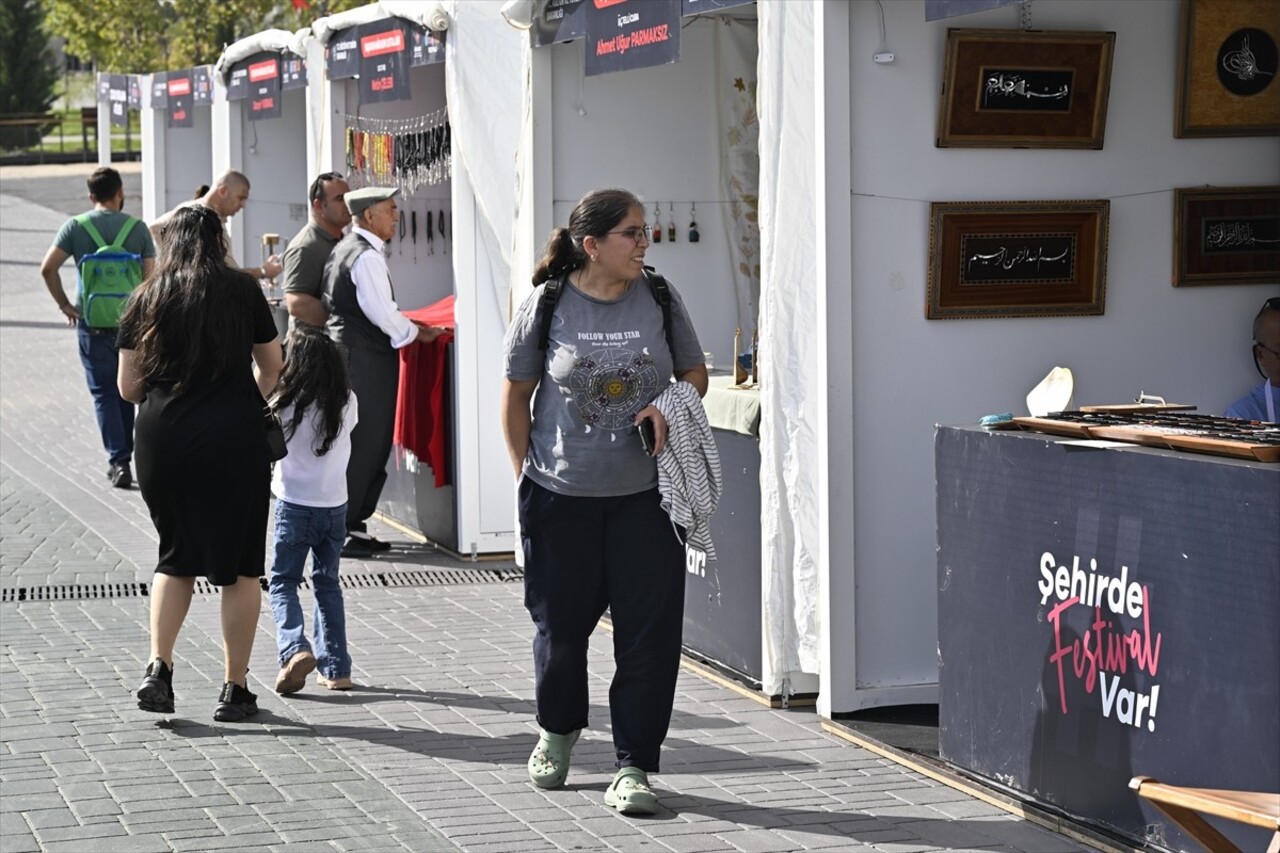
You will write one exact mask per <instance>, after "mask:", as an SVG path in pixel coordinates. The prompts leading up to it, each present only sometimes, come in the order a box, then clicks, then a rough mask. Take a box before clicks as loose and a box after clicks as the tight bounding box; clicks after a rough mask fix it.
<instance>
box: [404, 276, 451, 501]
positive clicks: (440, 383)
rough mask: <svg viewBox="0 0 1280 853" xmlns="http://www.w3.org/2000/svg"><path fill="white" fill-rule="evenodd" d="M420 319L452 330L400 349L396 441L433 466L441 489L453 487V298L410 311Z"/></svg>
mask: <svg viewBox="0 0 1280 853" xmlns="http://www.w3.org/2000/svg"><path fill="white" fill-rule="evenodd" d="M404 315H405V316H406V317H408V318H409V319H410V320H413V321H414V322H415V323H423V324H425V325H428V326H444V327H445V328H447V329H449V330H450V331H449V332H446V333H445V334H443V335H441V336H440V337H438V338H436V339H435V340H434V341H432V342H431V343H429V344H409V345H408V346H406V347H401V348H400V388H399V390H398V392H397V395H396V428H395V443H396V444H397V445H398V446H400V447H403V448H404V449H405V450H408V451H409V452H410V453H412V454H413V455H414V456H416V457H418V458H419V459H421V460H422V461H423V462H426V463H427V464H428V465H430V466H431V470H432V472H433V473H434V474H435V479H436V488H440V487H441V486H447V485H449V484H450V483H451V482H452V481H453V480H452V472H451V471H450V470H449V456H450V453H449V451H450V446H451V444H452V442H451V441H450V435H449V422H450V418H451V412H450V410H449V393H448V392H449V381H450V376H449V369H448V368H449V342H450V341H452V340H453V331H452V330H453V328H454V323H453V296H452V295H450V296H446V297H445V298H444V299H441V300H440V301H439V302H436V303H434V304H431V305H427V306H425V307H423V308H417V309H415V310H413V311H405V312H404Z"/></svg>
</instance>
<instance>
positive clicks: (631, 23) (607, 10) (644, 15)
mask: <svg viewBox="0 0 1280 853" xmlns="http://www.w3.org/2000/svg"><path fill="white" fill-rule="evenodd" d="M679 59H680V0H590V2H589V3H587V61H586V74H587V76H588V77H594V76H596V75H597V74H609V73H612V72H614V71H630V70H631V69H633V68H648V67H650V66H654V65H668V64H670V63H672V62H678V61H679Z"/></svg>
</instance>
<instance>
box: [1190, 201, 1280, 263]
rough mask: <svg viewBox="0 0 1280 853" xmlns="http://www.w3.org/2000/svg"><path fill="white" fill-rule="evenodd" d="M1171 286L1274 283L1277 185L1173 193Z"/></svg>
mask: <svg viewBox="0 0 1280 853" xmlns="http://www.w3.org/2000/svg"><path fill="white" fill-rule="evenodd" d="M1173 210H1174V213H1173V253H1174V258H1173V284H1174V287H1189V286H1192V285H1200V284H1276V283H1280V186H1275V187H1196V188H1191V189H1175V190H1174V191H1173Z"/></svg>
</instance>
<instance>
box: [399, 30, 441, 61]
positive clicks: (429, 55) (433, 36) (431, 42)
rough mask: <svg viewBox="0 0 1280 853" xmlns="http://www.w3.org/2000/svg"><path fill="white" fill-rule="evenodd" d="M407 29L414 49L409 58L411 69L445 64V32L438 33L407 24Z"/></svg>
mask: <svg viewBox="0 0 1280 853" xmlns="http://www.w3.org/2000/svg"><path fill="white" fill-rule="evenodd" d="M405 29H406V30H407V31H408V33H409V39H410V41H411V43H412V48H413V50H412V52H411V53H410V56H409V67H410V68H417V67H418V66H419V65H434V64H435V63H437V62H444V37H445V34H444V33H443V32H440V33H438V32H436V31H435V30H428V29H426V28H425V27H419V26H417V25H416V24H406V25H405Z"/></svg>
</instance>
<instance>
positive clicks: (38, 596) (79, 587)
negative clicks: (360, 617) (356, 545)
mask: <svg viewBox="0 0 1280 853" xmlns="http://www.w3.org/2000/svg"><path fill="white" fill-rule="evenodd" d="M523 577H524V574H523V572H521V571H520V569H516V568H511V569H415V570H413V571H405V572H376V573H370V572H357V573H352V574H349V575H339V577H338V585H339V586H340V587H342V588H343V589H379V588H382V587H408V586H456V585H461V584H475V583H514V582H517V581H519V580H521V579H522V578H523ZM300 586H301V587H302V588H303V589H310V588H311V582H310V581H309V580H307V579H306V578H304V579H303V581H302V583H301V584H300ZM262 588H263V589H264V590H265V589H266V588H267V579H266V578H263V579H262ZM150 592H151V585H150V584H147V583H94V584H66V585H49V586H20V587H8V588H5V589H0V603H5V604H8V603H17V602H23V601H82V600H85V599H94V598H144V597H146V596H147V595H149V594H150ZM195 592H196V595H216V594H218V587H216V586H214V585H213V584H211V583H209V582H208V581H207V580H204V579H203V578H197V579H196V587H195Z"/></svg>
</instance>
